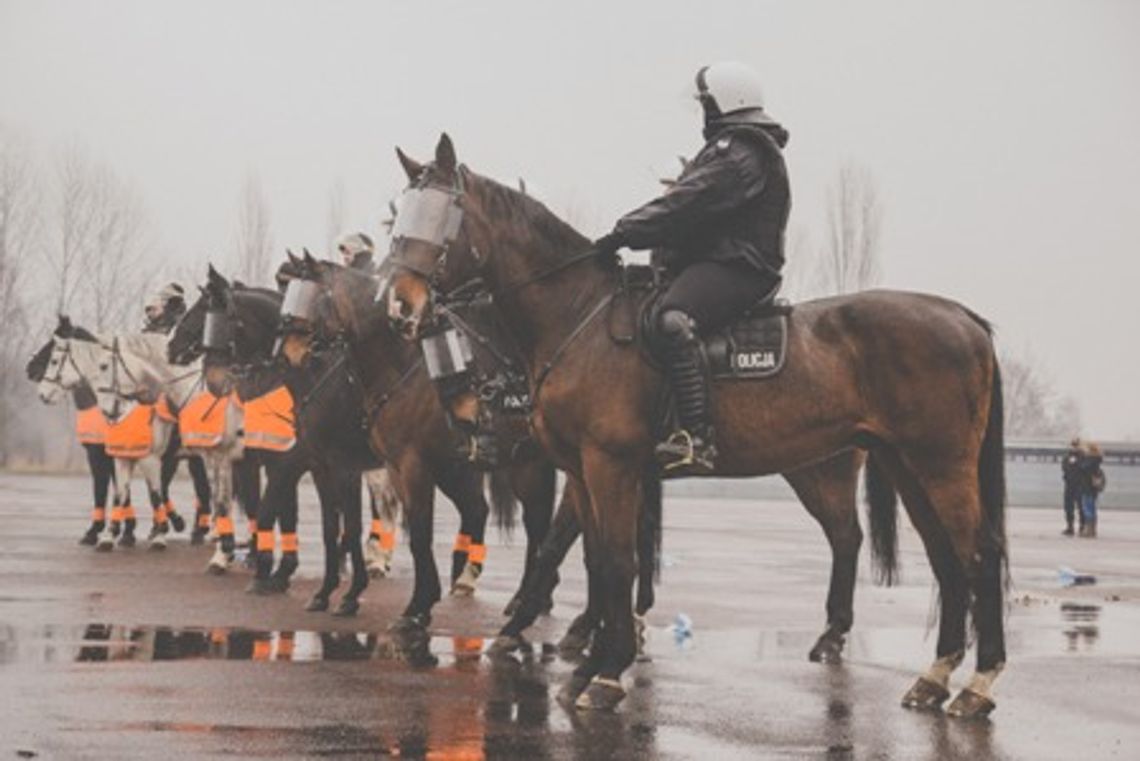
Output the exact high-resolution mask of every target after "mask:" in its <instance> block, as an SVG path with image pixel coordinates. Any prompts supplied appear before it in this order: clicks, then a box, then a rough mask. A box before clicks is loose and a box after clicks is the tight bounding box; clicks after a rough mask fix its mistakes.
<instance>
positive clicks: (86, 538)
mask: <svg viewBox="0 0 1140 761" xmlns="http://www.w3.org/2000/svg"><path fill="white" fill-rule="evenodd" d="M98 543H99V532H98V531H88V532H87V533H86V534H84V535H83V538H81V539H80V540H79V546H80V547H94V546H95V545H97V544H98Z"/></svg>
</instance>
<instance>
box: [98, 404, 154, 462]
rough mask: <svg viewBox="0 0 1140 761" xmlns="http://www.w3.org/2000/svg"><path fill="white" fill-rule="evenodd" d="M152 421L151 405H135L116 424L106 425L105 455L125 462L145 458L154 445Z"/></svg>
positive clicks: (152, 410)
mask: <svg viewBox="0 0 1140 761" xmlns="http://www.w3.org/2000/svg"><path fill="white" fill-rule="evenodd" d="M153 420H154V405H153V404H136V405H135V407H134V409H132V410H131V411H130V412H128V413H127V414H126V416H125V417H123V418H120V419H119V421H118V422H117V423H108V424H107V439H106V448H107V454H109V455H110V456H111V457H118V458H121V459H127V460H138V459H140V458H142V457H146V456H147V455H148V454H150V448H151V445H152V444H153V443H154V431H153V430H152V429H151V426H150V424H151V422H152V421H153Z"/></svg>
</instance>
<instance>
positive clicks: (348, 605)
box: [332, 597, 360, 618]
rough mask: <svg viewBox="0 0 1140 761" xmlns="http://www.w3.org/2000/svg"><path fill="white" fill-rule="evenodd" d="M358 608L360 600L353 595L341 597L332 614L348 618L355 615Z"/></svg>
mask: <svg viewBox="0 0 1140 761" xmlns="http://www.w3.org/2000/svg"><path fill="white" fill-rule="evenodd" d="M359 610H360V600H357V599H356V598H355V597H345V598H342V599H341V601H340V605H337V606H336V610H334V611H333V613H332V614H333V615H334V616H337V617H339V618H348V617H349V616H355V615H356V614H357V612H359Z"/></svg>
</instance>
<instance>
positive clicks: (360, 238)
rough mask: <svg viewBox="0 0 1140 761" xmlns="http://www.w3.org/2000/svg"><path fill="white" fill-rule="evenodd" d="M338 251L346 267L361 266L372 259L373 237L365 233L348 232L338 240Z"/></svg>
mask: <svg viewBox="0 0 1140 761" xmlns="http://www.w3.org/2000/svg"><path fill="white" fill-rule="evenodd" d="M336 250H337V253H338V254H340V259H341V262H342V263H343V264H344V266H345V267H359V266H361V265H362V264H365V263H368V262H371V261H372V251H373V246H372V239H371V238H369V237H368V236H367V235H365V234H364V233H347V234H345V235H342V236H340V238H339V239H337V242H336Z"/></svg>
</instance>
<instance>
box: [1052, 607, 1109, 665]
mask: <svg viewBox="0 0 1140 761" xmlns="http://www.w3.org/2000/svg"><path fill="white" fill-rule="evenodd" d="M1061 620H1062V621H1064V622H1065V623H1067V624H1072V626H1069V627H1067V628H1066V629H1065V630H1064V635H1065V639H1066V640H1067V642H1068V648H1067V649H1068V651H1069V652H1071V653H1076V652H1081V651H1085V652H1087V651H1090V650H1092V649H1093V648H1094V647H1095V646H1096V641H1097V640H1098V639H1100V626H1099V625H1098V623H1097V622H1098V621H1100V606H1099V605H1082V604H1079V603H1075V602H1064V603H1061Z"/></svg>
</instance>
